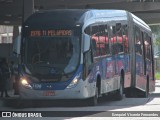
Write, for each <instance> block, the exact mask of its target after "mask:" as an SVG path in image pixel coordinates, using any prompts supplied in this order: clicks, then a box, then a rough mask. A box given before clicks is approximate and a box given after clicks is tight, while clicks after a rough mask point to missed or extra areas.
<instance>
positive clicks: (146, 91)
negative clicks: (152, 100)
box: [141, 79, 149, 98]
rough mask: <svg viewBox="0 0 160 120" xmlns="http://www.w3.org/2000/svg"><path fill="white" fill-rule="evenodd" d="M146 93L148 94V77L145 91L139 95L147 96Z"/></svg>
mask: <svg viewBox="0 0 160 120" xmlns="http://www.w3.org/2000/svg"><path fill="white" fill-rule="evenodd" d="M148 95H149V79H147V83H146V90H145V92H143V93H142V95H141V97H143V98H148Z"/></svg>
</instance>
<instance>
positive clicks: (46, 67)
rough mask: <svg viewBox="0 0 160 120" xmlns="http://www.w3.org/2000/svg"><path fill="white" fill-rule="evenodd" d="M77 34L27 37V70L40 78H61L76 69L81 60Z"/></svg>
mask: <svg viewBox="0 0 160 120" xmlns="http://www.w3.org/2000/svg"><path fill="white" fill-rule="evenodd" d="M79 57H80V38H79V37H77V36H38V37H37V36H36V37H35V36H32V37H29V38H26V39H25V64H26V72H27V73H28V74H32V75H34V76H36V77H39V78H41V79H42V78H57V77H58V78H59V77H62V76H63V75H67V74H71V73H72V72H74V71H75V70H76V68H77V67H78V65H79V60H80V58H79Z"/></svg>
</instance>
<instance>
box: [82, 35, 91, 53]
mask: <svg viewBox="0 0 160 120" xmlns="http://www.w3.org/2000/svg"><path fill="white" fill-rule="evenodd" d="M89 48H90V36H89V35H87V34H83V52H86V51H88V50H89Z"/></svg>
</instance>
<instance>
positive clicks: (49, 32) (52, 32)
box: [30, 30, 72, 37]
mask: <svg viewBox="0 0 160 120" xmlns="http://www.w3.org/2000/svg"><path fill="white" fill-rule="evenodd" d="M71 34H72V31H71V30H32V31H30V36H31V37H40V36H71Z"/></svg>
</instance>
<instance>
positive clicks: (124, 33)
mask: <svg viewBox="0 0 160 120" xmlns="http://www.w3.org/2000/svg"><path fill="white" fill-rule="evenodd" d="M122 37H123V41H124V52H125V53H128V52H129V44H128V27H127V25H123V32H122Z"/></svg>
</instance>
